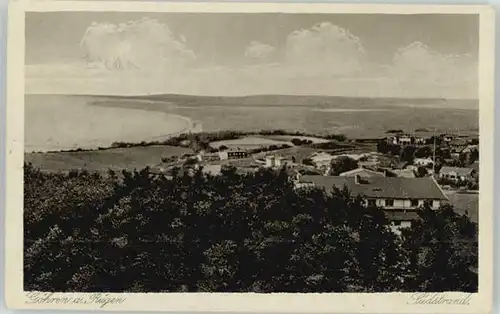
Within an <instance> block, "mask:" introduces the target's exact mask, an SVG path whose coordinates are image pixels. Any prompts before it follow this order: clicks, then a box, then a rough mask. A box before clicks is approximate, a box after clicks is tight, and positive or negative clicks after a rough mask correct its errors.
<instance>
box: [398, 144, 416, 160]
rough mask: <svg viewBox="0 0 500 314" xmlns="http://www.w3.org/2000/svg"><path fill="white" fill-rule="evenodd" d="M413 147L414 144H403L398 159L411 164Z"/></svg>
mask: <svg viewBox="0 0 500 314" xmlns="http://www.w3.org/2000/svg"><path fill="white" fill-rule="evenodd" d="M415 149H416V148H415V146H405V147H404V148H403V150H402V151H401V155H400V156H399V160H401V161H404V162H407V163H409V164H413V159H414V153H415Z"/></svg>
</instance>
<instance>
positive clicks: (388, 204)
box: [385, 199, 394, 207]
mask: <svg viewBox="0 0 500 314" xmlns="http://www.w3.org/2000/svg"><path fill="white" fill-rule="evenodd" d="M385 206H391V207H392V206H394V200H393V199H388V200H385Z"/></svg>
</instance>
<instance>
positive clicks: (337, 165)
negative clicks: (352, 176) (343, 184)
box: [330, 156, 359, 176]
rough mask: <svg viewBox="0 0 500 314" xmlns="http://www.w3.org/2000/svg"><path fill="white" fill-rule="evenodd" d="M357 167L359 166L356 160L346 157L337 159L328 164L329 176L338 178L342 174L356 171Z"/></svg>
mask: <svg viewBox="0 0 500 314" xmlns="http://www.w3.org/2000/svg"><path fill="white" fill-rule="evenodd" d="M358 167H359V164H358V162H357V161H356V160H354V159H352V158H350V157H346V156H342V157H338V158H336V159H333V160H332V162H331V164H330V175H333V176H338V175H339V174H341V173H343V172H346V171H350V170H353V169H357V168H358Z"/></svg>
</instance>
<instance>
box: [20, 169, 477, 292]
mask: <svg viewBox="0 0 500 314" xmlns="http://www.w3.org/2000/svg"><path fill="white" fill-rule="evenodd" d="M24 182H25V191H24V192H25V193H24V197H25V199H24V227H25V229H24V248H25V251H24V279H25V283H24V284H25V290H37V291H58V292H69V291H78V292H97V291H101V292H102V291H105V292H260V293H266V292H389V291H400V290H405V291H433V290H436V291H441V289H450V290H454V291H473V290H474V289H477V274H475V273H474V269H476V268H477V236H476V234H477V230H476V228H477V226H475V224H473V223H471V222H470V221H468V218H464V217H462V216H459V215H456V214H455V213H454V212H453V210H452V209H450V208H446V207H445V208H442V210H441V211H432V210H430V209H427V210H424V211H423V212H422V215H421V220H422V221H421V222H416V223H415V224H414V225H413V226H412V228H411V229H410V230H408V231H406V233H404V234H403V238H402V239H399V238H398V237H397V236H396V235H394V234H393V233H391V232H390V230H389V228H388V227H387V224H388V220H387V218H386V216H385V214H384V212H383V211H382V210H381V209H380V208H378V207H375V206H371V205H370V206H366V205H365V199H363V198H362V197H361V196H356V197H354V196H353V195H351V194H350V191H349V190H347V189H345V188H344V189H336V188H334V189H329V190H328V191H326V190H323V189H318V188H311V189H295V187H294V186H293V184H292V182H290V180H289V177H288V175H287V172H286V171H285V170H284V169H282V170H280V171H273V170H271V169H262V170H259V171H257V172H255V173H248V174H239V173H238V171H237V169H236V168H234V167H227V168H223V169H222V171H221V175H218V176H212V175H204V174H203V173H202V171H201V170H200V169H198V170H196V171H194V172H193V173H190V174H189V175H184V174H182V173H179V172H177V171H174V172H173V173H172V177H167V176H162V175H154V174H152V173H151V172H150V171H149V168H145V169H142V170H140V171H122V172H121V173H120V174H115V173H113V172H110V173H109V174H108V175H107V176H101V175H98V174H93V173H88V172H83V171H74V172H73V173H72V174H71V175H69V174H55V173H42V172H40V171H39V170H37V169H35V168H33V167H32V166H31V165H26V166H25V173H24ZM401 241H403V242H402V243H401ZM401 244H402V245H401ZM448 263H449V265H448ZM447 267H449V269H446V268H447ZM443 268H444V270H443Z"/></svg>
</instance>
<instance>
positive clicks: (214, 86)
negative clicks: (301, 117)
mask: <svg viewBox="0 0 500 314" xmlns="http://www.w3.org/2000/svg"><path fill="white" fill-rule="evenodd" d="M185 43H186V39H185V38H183V36H180V39H179V40H177V39H176V37H175V36H174V34H172V32H171V31H170V30H169V29H168V27H167V26H166V25H163V24H160V23H158V22H156V21H154V20H148V19H143V20H139V21H135V22H128V23H126V24H121V25H111V24H94V25H93V26H91V27H90V28H89V31H88V32H87V34H86V36H85V37H84V39H83V40H82V47H83V48H85V49H86V51H87V53H88V61H89V62H88V63H84V62H82V63H75V64H69V65H31V66H27V67H26V78H27V80H26V84H27V85H26V90H27V92H28V93H76V94H82V93H83V94H117V95H137V94H148V93H184V94H201V95H246V94H270V93H274V94H323V95H339V96H351V97H433V98H434V97H441V98H476V97H477V88H478V83H477V82H478V78H477V62H476V61H475V60H474V58H472V57H471V56H468V55H444V54H441V53H438V52H436V51H434V50H432V49H431V48H429V47H427V46H425V45H424V44H421V43H413V44H411V45H408V46H405V47H402V48H401V49H399V50H397V51H395V52H394V56H393V62H392V63H391V64H387V65H380V64H375V63H372V62H370V60H369V59H368V52H366V51H365V49H364V48H363V45H362V43H361V42H360V40H359V38H357V37H356V36H355V35H353V34H351V33H350V32H349V31H347V30H345V29H342V28H340V27H338V26H335V25H332V24H330V23H321V24H318V25H316V26H314V27H312V28H311V29H308V30H298V31H295V32H292V33H291V34H290V35H289V36H288V37H287V38H286V45H285V46H284V47H282V48H283V49H285V51H284V56H285V57H284V59H283V60H282V61H281V62H274V63H271V62H272V61H276V58H275V57H276V55H277V49H276V48H274V47H272V46H270V45H267V44H264V43H260V42H251V43H249V45H248V46H247V47H246V49H245V55H244V56H245V57H246V58H248V59H251V60H254V61H256V62H255V63H253V64H254V65H251V66H245V67H240V68H234V67H222V66H210V67H208V66H204V67H203V66H202V67H192V66H183V65H187V64H188V63H189V62H192V61H194V59H195V56H194V53H193V52H192V51H190V50H189V49H188V48H187V47H186V45H185ZM116 64H117V65H119V66H122V67H124V68H126V69H134V70H132V71H110V70H109V68H111V69H114V68H115V67H114V66H115V65H116ZM106 66H107V67H106Z"/></svg>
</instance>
